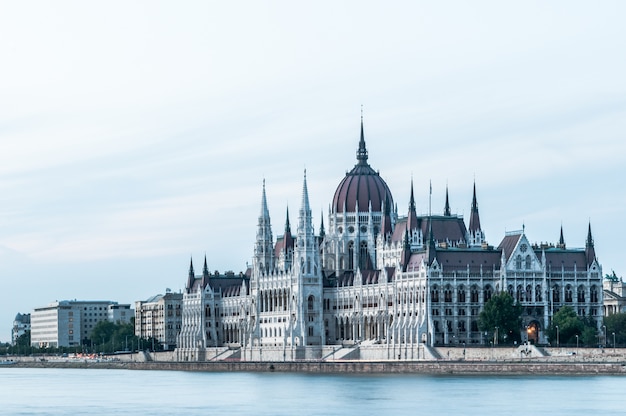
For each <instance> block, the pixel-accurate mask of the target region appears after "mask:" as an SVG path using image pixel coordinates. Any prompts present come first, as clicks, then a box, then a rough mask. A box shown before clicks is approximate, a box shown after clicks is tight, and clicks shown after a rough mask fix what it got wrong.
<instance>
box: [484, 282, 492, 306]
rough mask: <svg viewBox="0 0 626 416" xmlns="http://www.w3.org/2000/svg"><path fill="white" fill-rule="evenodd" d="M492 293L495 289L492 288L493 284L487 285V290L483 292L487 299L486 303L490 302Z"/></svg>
mask: <svg viewBox="0 0 626 416" xmlns="http://www.w3.org/2000/svg"><path fill="white" fill-rule="evenodd" d="M492 293H493V290H492V289H491V286H489V285H487V286H486V287H485V291H484V292H483V297H484V299H485V303H487V302H489V299H491V295H492Z"/></svg>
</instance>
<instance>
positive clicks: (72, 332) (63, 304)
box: [30, 300, 134, 348]
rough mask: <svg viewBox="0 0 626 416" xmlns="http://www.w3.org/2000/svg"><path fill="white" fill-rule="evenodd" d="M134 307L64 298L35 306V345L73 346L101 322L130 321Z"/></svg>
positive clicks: (32, 318)
mask: <svg viewBox="0 0 626 416" xmlns="http://www.w3.org/2000/svg"><path fill="white" fill-rule="evenodd" d="M133 315H134V314H133V310H132V309H131V308H130V305H128V304H125V305H124V304H118V303H117V302H113V301H108V300H106V301H97V300H96V301H82V300H62V301H55V302H53V303H50V304H49V305H47V306H43V307H41V308H35V309H34V310H33V312H32V314H31V334H30V343H31V345H32V346H33V347H39V348H46V347H73V346H78V345H80V344H81V341H82V340H83V339H85V338H89V336H90V335H91V331H92V330H93V328H94V327H95V326H96V325H97V324H98V323H99V322H101V321H109V322H114V323H130V322H131V318H132V317H133Z"/></svg>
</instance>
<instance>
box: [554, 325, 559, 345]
mask: <svg viewBox="0 0 626 416" xmlns="http://www.w3.org/2000/svg"><path fill="white" fill-rule="evenodd" d="M554 327H555V328H556V347H557V348H558V347H559V326H558V325H555V326H554Z"/></svg>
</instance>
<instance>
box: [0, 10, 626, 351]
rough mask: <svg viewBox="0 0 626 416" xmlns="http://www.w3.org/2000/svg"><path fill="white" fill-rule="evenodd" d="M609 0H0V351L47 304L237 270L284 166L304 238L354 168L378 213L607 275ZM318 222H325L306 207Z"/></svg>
mask: <svg viewBox="0 0 626 416" xmlns="http://www.w3.org/2000/svg"><path fill="white" fill-rule="evenodd" d="M624 15H626V3H624V2H621V1H604V2H600V3H598V2H595V3H593V4H592V3H589V2H584V1H554V2H543V1H525V2H500V1H475V2H465V1H446V2H430V1H410V2H409V1H406V2H404V1H399V2H370V1H358V2H357V1H346V2H333V1H321V2H308V3H303V2H290V1H268V2H256V1H250V2H247V1H237V2H218V1H183V2H165V1H164V2H159V1H152V0H151V1H132V2H128V1H107V2H83V1H75V2H71V1H64V0H60V1H56V2H44V1H34V2H28V3H26V2H11V1H2V2H1V3H0V56H1V57H2V58H1V65H0V283H1V284H2V288H3V293H4V295H3V301H2V302H0V341H9V340H10V335H11V326H12V321H13V319H14V317H15V315H16V314H17V313H18V312H20V313H29V312H31V311H32V309H33V308H35V307H40V306H44V305H47V304H48V303H50V302H54V301H55V300H63V299H83V300H84V299H90V300H91V299H98V300H102V299H106V300H114V301H117V302H120V303H130V304H133V307H134V302H135V301H138V300H145V299H147V298H149V297H151V296H153V295H155V294H158V293H164V292H165V290H166V289H167V288H170V289H171V290H173V291H178V290H181V289H183V287H184V284H185V281H186V275H187V272H188V267H189V261H190V258H193V261H194V265H195V266H196V270H197V271H198V270H201V266H202V261H203V258H204V256H205V255H206V257H207V262H208V264H209V269H210V270H212V271H213V270H219V271H221V272H224V271H228V270H233V271H235V272H239V271H243V270H245V268H246V264H247V263H250V262H251V257H252V252H253V246H254V239H255V234H256V223H257V220H258V216H259V213H260V203H261V192H262V184H263V180H265V182H266V191H267V199H268V205H269V209H270V214H271V219H272V226H273V230H274V236H276V235H279V234H282V231H283V229H284V223H285V211H286V209H287V206H289V208H290V212H291V218H290V219H291V222H292V224H295V223H296V219H297V218H296V215H297V211H298V209H299V204H300V200H301V193H302V181H303V175H304V170H305V169H306V172H307V173H306V175H307V185H308V190H309V198H310V203H311V206H312V209H313V214H314V218H313V220H314V223H315V227H316V229H318V228H319V224H320V219H321V216H322V213H324V215H326V213H327V212H328V208H329V204H330V203H331V201H332V197H333V194H334V192H335V189H336V187H337V185H338V184H339V182H340V181H341V179H342V178H343V177H344V175H345V173H346V171H347V170H349V169H351V168H352V167H353V166H354V164H355V163H356V149H357V146H358V139H359V132H360V130H359V129H360V122H361V108H362V109H363V120H364V128H365V139H366V143H367V148H368V151H369V162H370V165H371V166H372V167H373V168H374V169H376V170H378V171H380V174H381V176H382V177H383V178H384V179H385V181H386V182H387V184H388V185H389V187H390V189H391V191H392V193H393V196H394V199H395V202H396V203H397V205H398V210H399V214H401V215H402V214H404V213H405V212H406V211H407V209H408V200H409V195H410V184H411V179H412V180H413V182H414V186H415V197H416V204H417V209H418V211H419V212H421V213H427V212H428V199H429V184H430V183H432V189H433V192H432V206H433V212H435V213H437V212H441V211H442V210H443V206H444V201H445V189H446V186H448V188H449V192H450V204H451V208H452V211H453V213H456V214H459V215H464V217H465V219H466V221H467V220H468V219H469V212H470V206H471V197H472V186H473V184H474V182H475V183H476V191H477V197H478V206H479V210H480V216H481V225H482V227H483V230H484V231H485V234H486V238H487V240H488V242H489V243H490V244H492V245H495V246H497V245H498V244H499V242H500V241H501V239H502V238H503V237H504V234H505V232H507V231H512V230H519V229H522V227H524V228H525V231H526V235H527V236H528V238H529V240H530V241H532V242H552V243H556V242H557V240H558V237H559V231H560V227H561V226H562V227H563V233H564V236H565V240H566V243H567V245H568V246H569V247H584V245H585V238H586V236H587V227H588V225H589V223H591V228H592V232H593V237H594V241H595V247H596V253H597V256H598V260H599V261H600V263H601V264H602V266H603V270H604V273H605V274H606V273H610V272H611V270H615V272H616V273H617V275H618V276H622V275H624V274H625V273H626V259H625V258H624V255H623V248H622V245H621V243H622V241H623V238H624V236H625V235H626V223H625V220H624V219H625V218H626V215H625V214H626V196H625V193H624V191H623V182H624V179H625V178H626V163H625V162H626V140H624V137H623V136H624V132H625V131H626V77H625V76H624V74H626V54H625V53H624V50H626V45H625V44H626V25H624V24H623V16H624ZM324 222H325V224H328V219H327V218H325V220H324Z"/></svg>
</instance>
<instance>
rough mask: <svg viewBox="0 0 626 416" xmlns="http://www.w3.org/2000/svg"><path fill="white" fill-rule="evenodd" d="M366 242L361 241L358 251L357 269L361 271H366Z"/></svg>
mask: <svg viewBox="0 0 626 416" xmlns="http://www.w3.org/2000/svg"><path fill="white" fill-rule="evenodd" d="M367 259H368V254H367V241H361V244H360V249H359V267H360V268H361V270H365V269H367V268H368V267H367Z"/></svg>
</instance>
